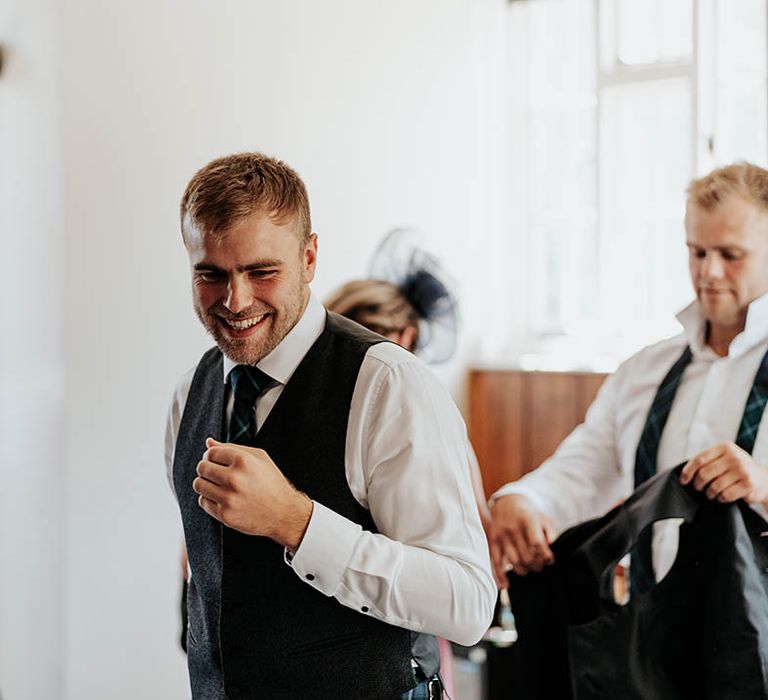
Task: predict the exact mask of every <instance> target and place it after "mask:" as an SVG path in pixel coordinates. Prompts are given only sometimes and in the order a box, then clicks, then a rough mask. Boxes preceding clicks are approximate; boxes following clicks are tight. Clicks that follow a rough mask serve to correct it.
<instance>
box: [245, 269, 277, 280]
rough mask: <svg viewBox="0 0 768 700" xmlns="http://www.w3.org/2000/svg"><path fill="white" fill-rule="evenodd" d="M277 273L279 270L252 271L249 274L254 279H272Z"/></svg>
mask: <svg viewBox="0 0 768 700" xmlns="http://www.w3.org/2000/svg"><path fill="white" fill-rule="evenodd" d="M276 272H277V270H251V271H250V272H249V273H248V274H249V275H250V277H251V278H252V279H264V278H266V277H271V276H272V275H274V274H275V273H276Z"/></svg>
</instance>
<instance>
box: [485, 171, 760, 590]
mask: <svg viewBox="0 0 768 700" xmlns="http://www.w3.org/2000/svg"><path fill="white" fill-rule="evenodd" d="M685 230H686V243H687V246H688V251H689V261H690V263H689V268H690V276H691V281H692V284H693V288H694V291H695V293H696V301H695V302H694V303H692V304H691V305H690V306H689V307H688V308H686V309H684V310H683V311H682V312H681V313H680V314H679V315H678V319H679V321H680V323H681V324H682V326H683V329H684V332H683V333H682V334H681V335H679V336H677V337H674V338H671V339H668V340H664V341H662V342H660V343H657V344H656V345H652V346H650V347H648V348H645V349H644V350H641V351H640V352H639V353H637V354H636V355H635V356H634V357H631V358H630V359H629V360H627V361H626V362H625V363H623V364H622V365H621V367H619V369H618V370H617V371H616V373H615V374H613V375H612V376H610V377H609V378H608V379H607V380H606V381H605V383H604V385H603V387H602V388H601V390H600V392H599V393H598V396H597V398H596V399H595V401H594V403H593V404H592V406H591V407H590V409H589V411H588V413H587V417H586V420H585V422H584V423H583V424H582V425H581V426H579V427H578V428H576V430H574V431H573V433H571V435H569V436H568V437H567V438H566V439H565V441H564V442H563V443H562V445H561V446H560V447H559V448H558V450H557V451H556V452H555V454H554V455H553V456H552V457H551V458H550V459H549V460H547V461H546V462H544V463H543V464H542V465H541V466H540V467H539V468H538V469H536V470H534V471H533V472H531V473H530V474H529V475H527V476H525V477H524V478H523V479H521V480H520V481H518V482H515V483H512V484H508V485H507V486H505V487H503V488H502V489H500V490H499V491H498V492H497V493H496V494H495V495H494V497H493V501H494V503H493V508H492V513H493V521H494V526H495V528H496V531H497V534H498V544H499V546H500V549H501V550H502V551H503V552H504V553H505V556H506V558H507V560H508V562H509V563H510V564H511V565H512V566H513V567H514V568H515V569H516V571H517V572H518V573H522V574H525V573H528V572H529V571H531V570H534V571H538V570H540V569H541V568H542V567H544V566H545V565H547V564H548V563H551V561H552V552H551V550H550V548H549V544H550V543H551V542H552V540H553V539H554V538H555V537H556V536H557V534H558V533H559V532H561V531H562V530H564V529H566V528H568V527H570V526H572V525H575V524H576V523H579V522H581V521H584V520H587V519H589V518H592V517H597V516H599V515H602V514H603V513H604V512H605V511H607V510H608V509H609V508H611V507H612V506H613V505H615V503H617V502H618V501H619V500H620V499H622V498H624V497H626V496H627V495H628V494H629V493H631V491H632V489H633V488H634V487H636V486H638V485H639V484H641V483H642V482H643V481H645V480H646V479H648V478H649V477H651V476H653V474H654V473H656V472H657V471H662V470H666V469H671V468H672V467H674V466H676V465H678V464H681V463H683V462H686V461H687V464H686V466H685V467H684V469H683V472H682V475H681V481H682V482H683V483H689V482H692V483H693V486H694V488H696V489H698V490H699V491H703V492H705V493H706V495H707V497H708V498H710V499H717V500H719V501H722V502H732V501H735V500H738V499H741V498H743V499H745V500H746V501H747V502H748V503H751V504H754V505H755V506H756V507H757V508H762V507H764V506H766V505H768V426H766V421H765V420H763V413H764V408H765V400H766V397H768V356H767V354H766V353H767V352H768V171H766V170H763V169H762V168H758V167H755V166H753V165H749V164H746V163H740V164H736V165H731V166H728V167H725V168H720V169H718V170H715V171H713V172H712V173H710V174H709V175H707V176H705V177H703V178H701V179H700V180H695V181H694V182H692V183H691V185H690V187H689V189H688V202H687V211H686V217H685ZM654 530H655V531H654V534H653V542H652V543H651V538H650V537H648V538H647V539H646V540H641V543H640V547H639V549H638V550H636V552H635V555H633V557H632V565H631V572H630V573H631V583H632V589H633V591H634V592H638V591H639V592H642V591H645V590H647V589H648V588H649V587H650V586H652V585H653V579H654V575H655V577H656V578H657V579H658V578H661V576H663V575H664V573H666V571H667V570H668V569H669V567H670V566H671V564H672V561H673V560H674V556H675V552H676V548H677V531H676V529H675V528H674V527H670V526H668V525H666V524H664V523H658V524H657V526H656V527H655V528H654ZM652 544H653V546H651V545H652Z"/></svg>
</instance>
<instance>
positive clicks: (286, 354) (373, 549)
mask: <svg viewBox="0 0 768 700" xmlns="http://www.w3.org/2000/svg"><path fill="white" fill-rule="evenodd" d="M324 325H325V309H324V308H323V306H322V305H321V304H320V302H319V301H317V300H316V299H315V298H314V297H313V296H310V301H309V304H308V306H307V309H306V311H305V312H304V314H303V316H302V318H301V319H300V320H299V321H298V323H297V324H296V325H295V326H294V328H293V329H292V330H291V331H290V332H289V333H288V334H287V335H286V337H285V338H284V339H283V341H282V342H281V343H280V345H279V346H278V347H277V348H276V349H275V350H273V351H272V352H271V353H270V354H269V355H267V357H265V358H264V359H263V360H261V361H260V362H259V363H258V367H259V369H260V370H262V371H263V372H266V373H267V374H268V375H269V376H270V377H272V378H273V379H274V380H275V382H276V384H275V385H274V386H272V387H271V388H270V389H268V390H267V391H266V392H265V393H264V394H262V396H261V397H260V398H259V400H258V401H257V404H256V425H257V428H259V427H261V425H262V424H263V423H264V420H265V419H266V417H267V416H268V415H269V412H270V411H271V410H272V407H273V406H274V405H275V403H276V401H277V399H278V397H279V396H280V394H281V393H282V391H283V388H284V386H285V384H286V383H287V382H288V380H289V379H290V378H291V376H292V375H293V372H294V371H295V370H296V368H297V367H298V365H299V363H300V362H301V360H302V359H303V357H304V355H305V354H306V353H307V351H308V350H309V348H310V347H311V346H312V344H313V343H314V342H315V340H316V339H317V338H318V337H319V335H320V334H321V333H322V331H323V328H324ZM234 366H235V363H234V362H232V361H231V360H230V359H229V358H227V357H226V356H225V357H224V376H223V377H222V381H226V377H227V375H228V374H229V372H230V371H231V370H232V368H233V367H234ZM193 375H194V370H192V371H190V372H189V373H187V374H186V375H185V376H184V377H183V378H182V379H181V381H180V382H179V384H178V385H177V387H176V391H175V392H174V396H173V400H172V402H171V407H170V411H169V415H168V422H167V429H166V445H165V460H166V467H167V474H168V479H169V481H170V483H171V488H173V474H172V472H173V452H174V447H175V444H176V436H177V434H178V429H179V425H180V423H181V417H182V414H183V412H184V405H185V403H186V399H187V394H188V393H189V387H190V384H191V382H192V377H193ZM231 410H232V398H231V397H230V399H229V404H228V406H227V416H228V417H229V415H230V413H231ZM467 445H468V442H467V436H466V429H465V427H464V423H463V421H462V418H461V415H460V414H459V412H458V410H457V408H456V406H455V405H454V403H453V401H452V400H451V398H450V396H449V395H448V393H447V392H446V390H445V389H444V388H443V386H442V385H441V384H440V383H439V382H438V381H437V379H435V377H434V376H433V375H432V373H431V372H430V371H429V370H428V369H427V367H426V366H425V365H424V364H423V363H422V362H421V361H420V360H418V359H417V358H416V357H415V356H414V355H412V354H411V353H409V352H407V351H406V350H404V349H403V348H401V347H400V346H398V345H395V344H394V343H379V344H377V345H373V346H372V347H371V348H370V349H369V350H368V353H367V354H366V356H365V358H364V359H363V363H362V365H361V367H360V372H359V375H358V378H357V383H356V384H355V390H354V393H353V395H352V404H351V407H350V414H349V423H348V427H347V436H346V445H345V470H346V477H347V482H348V484H349V488H350V491H351V492H352V495H353V496H354V497H355V499H356V500H357V501H358V503H360V505H362V506H363V507H364V508H366V509H368V510H369V511H370V512H371V515H372V517H373V520H374V522H375V523H376V527H377V528H378V530H379V533H378V534H373V533H371V532H367V531H364V530H363V529H362V528H361V527H360V526H359V525H357V524H356V523H353V522H352V521H350V520H347V519H346V518H344V517H342V516H340V515H338V514H337V513H335V512H333V511H332V510H330V509H328V508H326V507H325V506H324V505H323V504H322V503H318V502H315V504H314V510H313V513H312V517H311V519H310V521H309V525H308V527H307V530H306V533H305V535H304V539H303V540H302V542H301V545H300V546H299V548H298V550H297V551H296V552H295V553H294V554H293V555H292V556H290V555H287V556H286V565H288V566H292V567H293V570H294V571H295V573H296V575H297V576H298V577H299V578H300V579H301V580H302V581H303V582H304V583H305V584H306V585H308V586H312V587H314V588H316V589H317V590H319V591H320V592H321V593H323V594H325V595H328V596H334V597H335V598H336V599H337V600H338V601H339V602H340V603H342V604H343V605H346V606H348V607H350V608H353V609H355V610H365V609H367V610H368V612H367V614H369V615H373V616H374V617H377V618H378V619H380V620H383V621H384V622H387V623H389V624H392V625H396V626H398V627H405V628H407V629H410V630H415V631H417V632H428V633H431V634H436V635H439V636H441V637H446V638H447V639H451V640H453V641H456V642H458V643H460V644H465V645H469V644H473V643H475V642H476V641H477V640H478V639H479V638H480V637H481V636H482V634H483V633H484V632H485V630H486V629H487V628H488V625H489V624H490V622H491V618H492V614H493V607H494V603H495V599H496V587H495V585H494V582H493V579H492V577H491V573H490V561H489V556H488V545H487V543H486V540H485V536H484V534H483V530H482V527H481V525H480V519H479V516H478V511H477V506H476V505H475V502H474V498H473V493H472V485H471V482H470V476H469V467H468V463H467ZM277 466H278V467H279V466H280V465H279V464H278V465H277ZM307 574H313V576H314V580H312V581H309V580H308V579H307V578H306V575H307ZM192 575H193V576H194V572H192Z"/></svg>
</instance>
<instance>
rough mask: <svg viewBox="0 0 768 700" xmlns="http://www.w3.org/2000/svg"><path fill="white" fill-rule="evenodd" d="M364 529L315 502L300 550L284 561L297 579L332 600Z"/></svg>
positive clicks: (289, 554)
mask: <svg viewBox="0 0 768 700" xmlns="http://www.w3.org/2000/svg"><path fill="white" fill-rule="evenodd" d="M361 532H362V528H361V527H360V526H359V525H357V524H356V523H353V522H352V521H351V520H347V519H346V518H344V517H342V516H341V515H339V514H338V513H335V512H334V511H332V510H330V509H329V508H326V507H325V506H324V505H322V504H321V503H318V502H317V501H314V508H313V509H312V517H311V518H310V519H309V525H307V530H306V532H305V533H304V537H303V539H302V540H301V544H300V545H299V548H298V549H297V550H296V551H295V552H294V553H293V554H291V553H290V552H289V551H288V550H285V561H286V563H287V564H288V565H289V566H291V567H292V568H293V570H294V572H295V573H296V575H297V576H298V577H299V578H300V579H302V580H303V581H304V582H306V583H308V584H309V585H310V586H312V587H313V588H315V589H317V590H318V591H320V592H321V593H323V594H325V595H327V596H332V595H334V594H335V593H336V591H337V589H338V588H339V586H340V585H341V582H342V579H343V577H344V574H345V572H346V570H347V565H348V564H349V562H350V560H351V559H352V553H353V551H354V549H355V545H356V544H357V540H358V538H359V537H360V534H361Z"/></svg>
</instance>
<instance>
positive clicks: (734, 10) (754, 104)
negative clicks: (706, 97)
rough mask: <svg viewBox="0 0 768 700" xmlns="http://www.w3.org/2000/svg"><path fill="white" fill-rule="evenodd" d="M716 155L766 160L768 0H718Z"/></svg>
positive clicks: (760, 162)
mask: <svg viewBox="0 0 768 700" xmlns="http://www.w3.org/2000/svg"><path fill="white" fill-rule="evenodd" d="M715 23H716V24H715V26H716V36H717V45H716V47H715V57H716V76H715V88H714V94H715V102H714V104H715V144H714V145H715V159H716V162H717V164H718V165H722V164H724V163H729V162H732V161H734V160H739V159H741V160H749V161H752V162H754V163H755V164H756V165H762V166H764V165H765V162H766V155H767V154H766V129H767V128H768V126H767V122H766V99H767V98H766V60H767V54H766V39H765V25H766V8H765V0H739V2H732V1H730V0H719V2H718V3H717V6H716V16H715Z"/></svg>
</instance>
